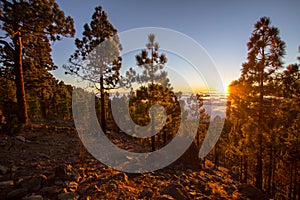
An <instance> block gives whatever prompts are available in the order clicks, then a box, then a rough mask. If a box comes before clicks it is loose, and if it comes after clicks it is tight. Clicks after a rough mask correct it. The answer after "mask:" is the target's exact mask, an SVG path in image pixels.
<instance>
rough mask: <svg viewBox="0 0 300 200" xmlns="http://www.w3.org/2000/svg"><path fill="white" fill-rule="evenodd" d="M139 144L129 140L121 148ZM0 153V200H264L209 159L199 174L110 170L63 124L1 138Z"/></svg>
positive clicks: (176, 168)
mask: <svg viewBox="0 0 300 200" xmlns="http://www.w3.org/2000/svg"><path fill="white" fill-rule="evenodd" d="M111 134H112V136H111V139H112V140H114V142H115V143H118V141H121V139H122V141H124V136H122V134H117V133H111ZM122 137H123V138H122ZM125 140H126V137H125ZM137 146H138V144H135V143H134V142H133V141H128V143H127V144H126V147H125V148H126V149H130V148H136V147H137ZM0 150H1V151H0V199H22V200H42V199H59V200H67V199H133V200H134V199H160V200H163V199H164V200H168V199H241V200H243V199H268V198H267V197H266V196H265V195H264V194H263V193H262V192H261V191H259V190H257V189H256V188H254V187H252V186H250V185H246V184H239V183H238V182H237V181H235V180H234V179H233V178H232V176H231V175H230V172H229V171H228V169H226V168H224V167H218V168H217V169H214V168H213V164H212V163H211V162H210V161H209V160H207V161H206V167H205V168H204V169H202V170H192V169H189V168H186V167H184V168H183V167H182V166H181V165H180V164H178V165H177V164H174V165H172V166H171V167H168V168H164V169H161V170H158V171H155V172H152V173H146V174H129V173H124V172H120V171H117V170H114V169H112V168H110V167H107V166H105V165H103V164H102V163H100V162H99V161H97V160H95V159H94V158H93V157H92V156H90V155H89V154H86V153H85V151H84V148H83V147H82V145H81V143H80V140H79V138H78V135H77V133H76V130H75V128H74V126H73V125H72V123H67V122H55V123H53V122H52V123H45V122H43V123H42V122H40V123H34V124H31V125H30V126H29V127H27V128H25V129H24V131H23V132H21V133H20V134H18V135H14V136H9V135H5V134H1V135H0Z"/></svg>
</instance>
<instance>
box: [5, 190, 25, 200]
mask: <svg viewBox="0 0 300 200" xmlns="http://www.w3.org/2000/svg"><path fill="white" fill-rule="evenodd" d="M27 192H28V190H27V189H26V188H19V189H15V190H13V191H11V192H9V193H8V194H7V196H6V198H7V199H20V198H22V197H24V196H25V195H26V194H27Z"/></svg>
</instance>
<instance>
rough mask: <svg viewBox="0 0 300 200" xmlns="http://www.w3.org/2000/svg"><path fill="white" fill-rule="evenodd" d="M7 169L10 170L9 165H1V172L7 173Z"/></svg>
mask: <svg viewBox="0 0 300 200" xmlns="http://www.w3.org/2000/svg"><path fill="white" fill-rule="evenodd" d="M7 171H8V168H7V167H5V166H3V165H0V174H2V175H5V174H6V173H7Z"/></svg>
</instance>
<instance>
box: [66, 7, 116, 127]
mask: <svg viewBox="0 0 300 200" xmlns="http://www.w3.org/2000/svg"><path fill="white" fill-rule="evenodd" d="M82 35H83V37H82V39H78V38H77V39H76V41H75V44H76V47H77V49H76V51H75V53H74V54H73V55H71V57H70V59H69V61H70V65H64V66H63V67H64V68H65V69H66V73H68V74H71V75H74V76H77V77H80V78H81V79H82V80H86V81H88V82H90V83H92V84H93V85H94V86H95V87H96V88H97V89H98V91H99V92H100V100H101V105H100V106H101V112H100V116H101V128H102V130H103V131H104V132H106V110H105V98H106V97H105V92H106V91H109V90H111V89H114V88H115V87H116V86H117V84H118V82H119V78H120V74H119V70H120V68H121V57H119V52H120V50H121V45H120V43H119V39H118V36H117V30H116V29H115V28H114V26H113V25H112V24H111V23H110V22H109V20H108V16H107V13H106V12H105V11H103V10H102V7H101V6H99V7H96V8H95V12H94V14H93V16H92V21H91V22H90V24H85V25H84V31H83V33H82Z"/></svg>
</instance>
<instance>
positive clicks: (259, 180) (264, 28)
mask: <svg viewBox="0 0 300 200" xmlns="http://www.w3.org/2000/svg"><path fill="white" fill-rule="evenodd" d="M270 23H271V22H270V19H269V18H267V17H262V18H261V19H260V20H259V21H258V22H257V23H256V24H255V25H254V31H253V32H252V34H251V37H250V40H249V42H248V44H247V46H248V57H247V62H245V63H243V64H242V75H241V78H240V79H239V80H238V81H237V82H235V85H236V86H235V87H237V86H238V87H240V90H242V91H243V94H241V95H237V94H238V93H236V94H235V93H234V92H232V93H231V97H230V98H232V100H233V101H232V105H231V108H232V110H231V113H232V114H234V113H235V112H236V118H235V120H236V123H235V124H236V125H238V126H239V127H237V129H238V130H239V131H241V134H243V137H241V138H243V140H242V141H244V142H246V143H244V144H242V145H243V146H246V147H247V146H248V147H249V151H250V152H251V153H253V152H255V155H256V156H255V157H256V158H255V160H256V167H255V168H256V169H255V186H256V187H257V188H259V189H262V186H263V156H264V152H265V147H264V144H266V143H267V142H268V138H269V137H270V134H271V130H272V127H273V124H272V123H271V121H269V120H272V117H270V116H272V113H271V112H270V111H271V110H274V109H272V108H273V107H274V101H275V100H276V95H277V94H276V90H277V88H276V85H277V83H276V82H277V79H278V72H279V71H278V70H279V69H280V68H282V61H281V59H282V57H283V55H284V54H285V51H284V48H285V43H284V42H283V41H282V40H281V39H280V37H279V30H278V28H276V27H273V26H270ZM236 91H237V90H236ZM245 91H247V92H245ZM242 113H243V114H242ZM273 114H274V113H273ZM241 119H244V120H242V121H241ZM242 141H239V143H241V142H242ZM254 146H256V147H257V148H253V147H254ZM253 159H254V158H253Z"/></svg>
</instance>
